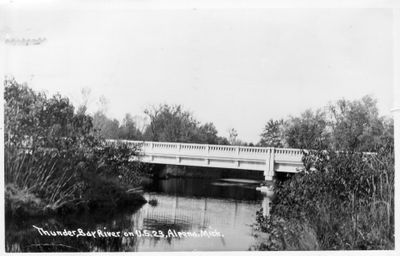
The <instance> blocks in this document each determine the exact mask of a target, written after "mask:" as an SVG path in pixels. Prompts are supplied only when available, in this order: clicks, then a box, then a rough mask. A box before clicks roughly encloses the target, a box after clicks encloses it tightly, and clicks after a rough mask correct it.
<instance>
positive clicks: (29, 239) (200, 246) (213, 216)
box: [6, 179, 266, 251]
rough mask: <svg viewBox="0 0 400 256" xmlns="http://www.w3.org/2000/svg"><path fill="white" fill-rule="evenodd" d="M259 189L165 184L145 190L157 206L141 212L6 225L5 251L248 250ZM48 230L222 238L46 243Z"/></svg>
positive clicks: (51, 239) (216, 183)
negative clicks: (201, 234)
mask: <svg viewBox="0 0 400 256" xmlns="http://www.w3.org/2000/svg"><path fill="white" fill-rule="evenodd" d="M256 186H257V183H246V182H242V183H233V182H232V181H223V180H219V181H216V180H205V179H168V180H161V181H154V182H152V183H151V184H148V185H147V186H146V187H145V191H146V192H145V194H144V196H145V198H146V199H147V200H148V201H149V200H151V199H153V200H154V201H156V202H157V203H156V204H154V205H153V206H152V205H150V204H145V205H143V206H142V207H141V208H140V209H125V210H123V211H119V212H110V213H109V214H105V213H104V212H102V213H101V214H100V213H98V214H96V213H92V214H83V215H79V216H69V217H68V218H47V219H31V220H7V221H6V249H7V251H192V250H203V251H206V250H248V248H249V247H250V246H251V245H252V243H253V237H252V236H251V227H250V225H251V224H253V223H254V221H255V214H256V211H257V210H259V208H261V207H262V206H263V207H265V202H266V201H265V200H263V196H262V195H261V193H260V192H258V191H256V190H255V187H256ZM32 225H36V226H38V227H42V228H44V229H46V230H64V229H67V230H76V229H78V228H82V229H83V230H97V229H100V230H105V231H106V230H107V231H126V232H135V230H141V231H143V230H149V231H157V232H162V233H163V234H168V232H169V231H171V230H174V231H176V232H200V231H201V230H217V231H219V232H221V233H222V234H223V237H211V238H209V237H196V238H194V237H181V238H175V237H169V238H159V237H144V236H141V237H138V236H134V237H115V238H93V237H78V238H76V237H46V236H40V235H39V233H38V232H37V231H36V230H35V229H34V228H33V227H32Z"/></svg>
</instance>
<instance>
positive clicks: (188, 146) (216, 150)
mask: <svg viewBox="0 0 400 256" xmlns="http://www.w3.org/2000/svg"><path fill="white" fill-rule="evenodd" d="M107 141H108V142H109V143H126V144H131V145H132V146H139V147H140V148H141V152H142V153H143V154H160V155H162V154H168V155H170V154H173V155H186V156H215V157H235V158H246V159H257V160H265V159H266V158H267V157H268V156H269V155H271V154H272V155H273V157H274V158H275V160H278V161H301V158H302V156H303V153H302V150H300V149H291V148H271V147H245V146H227V145H209V144H193V143H172V142H151V141H131V140H107Z"/></svg>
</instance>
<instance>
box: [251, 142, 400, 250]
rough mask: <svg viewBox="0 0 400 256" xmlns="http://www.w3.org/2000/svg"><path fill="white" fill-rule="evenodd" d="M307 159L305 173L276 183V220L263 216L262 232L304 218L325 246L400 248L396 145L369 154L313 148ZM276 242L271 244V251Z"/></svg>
mask: <svg viewBox="0 0 400 256" xmlns="http://www.w3.org/2000/svg"><path fill="white" fill-rule="evenodd" d="M303 162H304V166H305V169H304V171H302V172H301V173H298V174H295V175H294V176H293V177H292V178H291V179H289V180H287V181H284V182H279V181H277V182H276V187H275V194H276V196H275V198H274V200H273V206H272V208H271V218H269V219H268V218H267V219H263V218H260V217H259V218H258V219H257V225H258V226H259V228H260V230H262V231H264V232H271V230H280V229H282V227H281V226H280V224H279V223H280V222H279V221H278V222H277V219H278V220H281V219H282V220H284V222H285V223H286V224H287V223H296V222H297V221H300V223H301V224H302V225H303V224H304V225H306V226H308V227H309V228H310V230H314V231H315V234H316V237H317V240H318V244H319V246H320V248H321V249H330V250H339V249H347V250H349V249H358V250H360V249H393V248H394V152H393V147H392V146H390V144H388V146H385V147H382V148H381V149H380V150H379V152H377V154H369V155H366V154H361V153H355V152H331V151H314V152H308V153H305V155H304V158H303ZM286 224H285V225H286ZM291 227H293V225H291V224H289V226H287V228H289V229H290V228H291ZM297 229H298V228H297V227H296V228H294V230H297ZM310 238H311V237H310ZM274 246H275V245H274V243H272V244H269V245H268V244H267V246H266V248H265V249H275V247H274ZM285 248H287V247H285ZM297 248H298V249H301V248H302V247H301V246H300V247H297Z"/></svg>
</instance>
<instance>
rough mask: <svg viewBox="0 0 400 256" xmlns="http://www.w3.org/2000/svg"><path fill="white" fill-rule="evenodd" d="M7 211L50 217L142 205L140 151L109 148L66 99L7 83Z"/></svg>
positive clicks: (11, 213) (87, 117)
mask: <svg viewBox="0 0 400 256" xmlns="http://www.w3.org/2000/svg"><path fill="white" fill-rule="evenodd" d="M4 96H5V118H6V120H5V128H6V129H5V130H6V132H5V146H4V148H5V159H4V160H5V161H4V162H5V209H6V211H5V213H6V216H19V217H20V216H30V217H32V216H46V215H54V214H71V213H76V212H80V211H92V210H96V211H99V210H102V209H103V210H107V211H109V210H112V209H117V208H118V207H123V206H126V205H128V204H129V205H132V204H134V205H141V204H143V203H145V202H146V200H145V199H144V198H143V196H141V194H140V193H138V190H139V188H140V180H141V177H142V176H145V175H146V174H145V173H144V171H143V170H144V169H145V168H143V167H142V166H141V164H139V163H135V162H131V161H129V158H131V157H132V156H134V155H137V152H138V149H137V148H132V147H130V148H128V147H127V146H124V145H113V146H109V145H106V143H105V140H104V138H102V137H101V136H100V135H99V134H98V132H97V131H96V130H95V129H94V128H93V124H92V118H91V117H90V116H88V115H86V114H85V113H83V112H79V111H78V112H77V113H74V107H73V106H72V105H71V104H70V102H69V100H68V99H67V98H63V97H61V96H60V95H55V96H53V97H52V98H47V97H46V95H45V94H41V93H36V92H34V91H33V90H31V89H30V88H28V87H27V86H24V85H20V84H18V83H17V82H16V81H15V80H8V81H6V83H5V93H4Z"/></svg>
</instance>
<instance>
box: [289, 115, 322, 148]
mask: <svg viewBox="0 0 400 256" xmlns="http://www.w3.org/2000/svg"><path fill="white" fill-rule="evenodd" d="M287 126H288V127H287V128H286V129H287V130H286V141H287V144H288V146H289V147H292V148H305V149H315V148H327V147H328V144H329V141H328V139H329V137H328V133H327V130H326V126H327V121H326V118H325V113H324V112H322V111H315V112H313V111H312V110H307V111H305V112H303V113H302V114H301V115H300V117H291V118H289V120H288V125H287Z"/></svg>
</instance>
